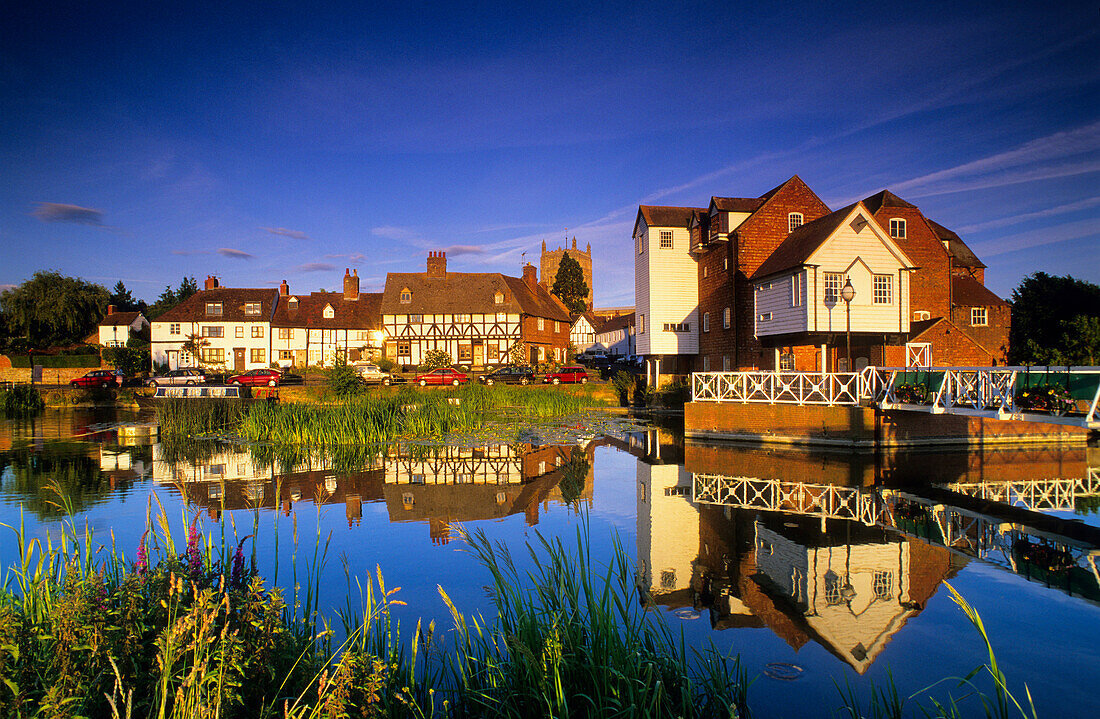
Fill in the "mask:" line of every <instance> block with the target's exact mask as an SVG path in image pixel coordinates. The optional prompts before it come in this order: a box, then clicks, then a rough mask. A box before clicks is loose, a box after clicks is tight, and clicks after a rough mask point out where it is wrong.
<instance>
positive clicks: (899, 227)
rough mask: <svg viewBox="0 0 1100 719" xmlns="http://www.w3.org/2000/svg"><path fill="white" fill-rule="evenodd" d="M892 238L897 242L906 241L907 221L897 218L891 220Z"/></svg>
mask: <svg viewBox="0 0 1100 719" xmlns="http://www.w3.org/2000/svg"><path fill="white" fill-rule="evenodd" d="M890 236H891V237H893V238H894V239H896V240H904V239H905V220H902V219H899V218H897V217H895V218H893V219H892V220H890Z"/></svg>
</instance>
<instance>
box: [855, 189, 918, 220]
mask: <svg viewBox="0 0 1100 719" xmlns="http://www.w3.org/2000/svg"><path fill="white" fill-rule="evenodd" d="M863 206H864V207H866V208H867V211H868V212H870V213H871V214H872V215H877V214H878V211H879V210H881V209H882V208H883V207H907V208H909V209H911V210H916V209H919V208H918V207H917V206H916V205H914V204H912V203H909V202H906V201H905V200H903V199H901V198H900V197H898V196H897V195H895V194H894V193H893V192H890V191H889V190H883V191H882V192H879V193H877V194H874V195H871V196H870V197H868V198H866V199H865V200H864V201H863Z"/></svg>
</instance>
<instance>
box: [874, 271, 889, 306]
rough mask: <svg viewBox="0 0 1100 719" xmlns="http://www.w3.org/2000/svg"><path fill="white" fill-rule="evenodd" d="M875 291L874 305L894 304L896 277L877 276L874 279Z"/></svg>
mask: <svg viewBox="0 0 1100 719" xmlns="http://www.w3.org/2000/svg"><path fill="white" fill-rule="evenodd" d="M873 287H874V290H873V292H872V295H873V296H872V303H873V304H876V305H892V304H894V276H893V275H875V276H874V279H873Z"/></svg>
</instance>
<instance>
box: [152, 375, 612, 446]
mask: <svg viewBox="0 0 1100 719" xmlns="http://www.w3.org/2000/svg"><path fill="white" fill-rule="evenodd" d="M600 404H601V402H600V401H598V400H596V399H594V398H593V396H592V394H591V392H585V391H583V390H582V391H576V392H562V391H560V389H559V388H541V387H482V386H480V385H470V386H466V387H460V388H456V389H446V390H443V389H420V388H418V387H402V388H400V389H398V390H395V391H390V392H371V393H367V394H362V395H358V396H356V397H351V398H348V399H346V400H344V401H341V402H333V403H327V404H320V403H311V402H280V403H267V402H251V403H244V402H235V401H233V400H201V399H200V400H182V399H168V400H165V401H163V402H160V403H158V404H157V421H158V422H159V423H160V429H161V433H162V434H164V435H166V436H170V435H176V436H190V437H196V436H206V435H216V434H234V435H238V436H240V437H243V438H245V439H248V440H250V441H262V442H273V443H276V444H316V445H341V444H366V445H381V444H386V443H389V442H394V441H397V440H401V439H409V438H418V437H443V436H446V435H448V434H452V433H456V432H472V431H476V430H478V429H480V428H482V427H484V426H486V425H489V424H500V423H507V422H514V423H516V424H517V425H519V424H522V423H524V422H527V421H530V420H533V419H549V418H554V417H564V416H568V415H572V414H576V413H578V412H581V411H583V410H584V409H586V408H589V407H592V406H599V405H600Z"/></svg>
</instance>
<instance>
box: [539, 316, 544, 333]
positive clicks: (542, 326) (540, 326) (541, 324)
mask: <svg viewBox="0 0 1100 719" xmlns="http://www.w3.org/2000/svg"><path fill="white" fill-rule="evenodd" d="M538 327H539V329H540V330H544V329H546V320H544V319H543V318H541V317H539V323H538Z"/></svg>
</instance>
